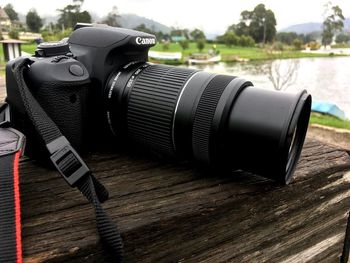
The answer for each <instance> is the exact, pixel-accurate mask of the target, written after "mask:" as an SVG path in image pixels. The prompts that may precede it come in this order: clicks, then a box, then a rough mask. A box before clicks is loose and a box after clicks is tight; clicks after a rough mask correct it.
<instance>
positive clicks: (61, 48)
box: [35, 39, 70, 57]
mask: <svg viewBox="0 0 350 263" xmlns="http://www.w3.org/2000/svg"><path fill="white" fill-rule="evenodd" d="M69 52H70V50H69V44H68V42H67V40H66V39H63V40H61V41H57V42H44V43H41V44H40V45H39V46H38V48H37V50H36V51H35V56H37V57H52V56H59V55H65V54H67V53H69Z"/></svg>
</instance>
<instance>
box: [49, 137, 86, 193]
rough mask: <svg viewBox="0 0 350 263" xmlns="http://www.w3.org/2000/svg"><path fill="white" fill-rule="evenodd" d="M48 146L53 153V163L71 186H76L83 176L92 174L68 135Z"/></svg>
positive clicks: (51, 157)
mask: <svg viewBox="0 0 350 263" xmlns="http://www.w3.org/2000/svg"><path fill="white" fill-rule="evenodd" d="M46 147H47V149H48V150H49V152H50V153H51V156H50V159H51V161H52V163H53V164H54V166H55V167H56V169H57V170H58V172H59V173H60V174H61V175H62V177H63V178H64V179H65V180H66V182H67V183H68V184H69V185H70V186H72V187H74V186H75V184H76V183H77V182H78V181H79V180H80V179H81V178H82V177H84V176H86V175H89V174H90V169H89V167H88V166H87V165H86V164H85V162H84V161H83V160H82V159H81V157H80V156H79V154H78V153H77V152H76V151H75V150H74V148H73V147H72V146H71V145H70V143H69V142H68V140H67V139H66V137H64V136H61V137H59V138H57V139H55V140H53V141H52V142H50V143H49V144H47V145H46Z"/></svg>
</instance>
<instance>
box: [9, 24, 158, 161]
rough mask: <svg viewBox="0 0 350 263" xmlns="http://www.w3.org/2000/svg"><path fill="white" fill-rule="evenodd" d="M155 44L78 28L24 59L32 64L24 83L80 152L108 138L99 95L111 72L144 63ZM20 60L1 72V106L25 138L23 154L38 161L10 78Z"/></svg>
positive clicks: (144, 37)
mask: <svg viewBox="0 0 350 263" xmlns="http://www.w3.org/2000/svg"><path fill="white" fill-rule="evenodd" d="M155 44H156V39H155V37H154V36H153V35H149V34H146V33H142V32H137V31H133V30H127V29H122V28H113V27H108V26H102V25H98V26H91V25H79V24H78V25H77V27H76V29H75V31H74V32H73V34H72V36H71V37H70V38H69V40H68V39H64V40H62V41H59V42H54V43H42V44H40V45H39V46H38V49H37V51H36V54H35V56H33V57H30V59H31V61H32V64H31V65H30V67H29V68H28V70H27V71H26V72H25V74H26V76H25V79H26V82H27V85H28V86H29V87H30V89H31V91H32V93H33V95H34V96H35V98H36V99H37V100H38V101H39V103H40V105H41V106H42V107H43V109H44V110H45V111H46V112H47V114H48V115H49V116H50V117H51V118H52V119H53V120H54V122H55V123H56V124H57V126H58V127H59V129H60V130H61V131H62V133H63V134H64V135H65V136H66V137H67V138H68V140H69V141H70V143H71V144H72V145H73V146H74V147H75V148H76V149H78V150H80V151H81V150H86V148H87V147H86V146H87V145H88V144H87V140H89V141H90V143H89V144H94V143H95V144H98V143H101V141H100V140H99V139H101V138H106V136H107V137H108V132H106V130H108V129H107V128H106V119H105V118H103V116H105V114H104V110H105V106H104V102H103V94H102V93H103V92H104V90H103V87H104V86H105V85H106V82H107V79H108V77H109V76H110V74H111V72H112V71H113V70H115V69H116V68H119V67H121V66H124V65H127V64H128V63H135V61H137V62H146V61H147V58H148V50H149V48H150V47H151V46H153V45H155ZM23 59H25V58H24V57H20V58H17V59H16V60H13V61H10V62H9V63H8V64H7V66H6V83H7V102H8V103H9V104H10V105H11V114H12V120H13V121H12V122H13V125H14V126H15V127H16V128H17V129H19V130H21V131H23V133H24V134H26V136H27V141H28V147H27V150H28V151H27V153H28V154H29V155H31V156H42V155H44V151H45V150H44V145H42V143H41V141H40V139H39V138H37V135H36V133H35V131H34V127H33V126H32V124H31V122H30V120H29V119H28V117H27V116H26V113H25V110H24V106H23V103H22V101H21V99H20V96H19V89H18V87H17V82H16V80H15V78H14V75H13V73H12V69H13V68H14V66H15V64H16V63H18V62H19V61H20V60H23ZM101 134H102V135H101ZM97 135H98V136H97ZM90 136H93V138H91V137H90Z"/></svg>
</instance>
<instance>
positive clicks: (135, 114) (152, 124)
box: [127, 65, 195, 155]
mask: <svg viewBox="0 0 350 263" xmlns="http://www.w3.org/2000/svg"><path fill="white" fill-rule="evenodd" d="M194 72H195V71H194V70H189V69H182V68H174V67H169V66H164V65H152V66H149V67H147V68H146V69H144V70H143V71H142V73H140V75H139V76H138V77H137V79H136V81H135V82H134V84H133V87H132V89H131V91H130V97H129V101H128V106H127V129H128V135H129V137H130V138H131V139H132V140H135V141H137V142H138V143H141V144H143V145H144V146H146V147H148V148H151V149H155V150H157V151H160V152H162V153H164V154H168V155H172V154H174V145H173V135H172V130H173V118H174V112H175V108H176V104H177V100H178V97H179V94H180V92H181V89H182V88H183V87H184V85H185V84H186V81H187V80H188V79H189V77H190V76H191V75H192V74H193V73H194Z"/></svg>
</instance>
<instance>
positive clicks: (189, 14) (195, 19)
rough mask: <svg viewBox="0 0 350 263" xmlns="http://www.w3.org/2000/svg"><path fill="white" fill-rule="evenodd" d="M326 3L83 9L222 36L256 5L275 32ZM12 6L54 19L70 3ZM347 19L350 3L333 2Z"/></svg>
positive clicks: (255, 0)
mask: <svg viewBox="0 0 350 263" xmlns="http://www.w3.org/2000/svg"><path fill="white" fill-rule="evenodd" d="M326 2H328V1H327V0H288V1H286V0H265V1H262V0H260V1H259V0H202V1H199V0H192V1H191V0H172V1H166V0H119V1H116V0H85V2H84V5H83V9H85V10H88V11H90V12H93V13H96V14H98V15H99V16H104V15H106V14H107V13H108V12H109V11H110V10H111V9H112V7H113V6H114V5H115V6H117V7H118V9H119V12H120V13H134V14H137V15H141V16H144V17H147V18H150V19H153V20H156V21H158V22H161V23H163V24H165V25H167V26H179V27H186V28H195V27H197V28H200V29H202V30H204V31H206V32H223V31H225V29H226V27H227V26H228V25H230V24H233V23H237V22H238V20H239V16H240V12H241V11H242V10H245V9H248V10H251V9H253V8H254V7H255V6H256V5H257V4H259V3H264V4H265V6H266V7H267V8H269V9H272V11H274V13H275V15H276V18H277V23H278V25H277V28H278V29H281V28H284V27H287V26H289V25H293V24H300V23H305V22H321V21H322V14H323V11H324V4H325V3H326ZM7 3H11V4H12V5H13V6H14V7H15V10H17V11H18V12H20V13H23V14H26V13H27V12H28V10H29V9H30V8H33V7H34V8H36V9H37V11H38V13H39V14H40V15H41V16H45V15H57V12H56V10H57V9H58V8H62V7H64V6H65V5H67V4H69V3H72V0H56V1H51V0H35V1H34V0H0V6H2V7H3V6H4V5H6V4H7ZM332 3H333V4H337V5H339V6H340V7H341V8H342V9H343V13H344V15H345V16H346V17H350V0H333V1H332Z"/></svg>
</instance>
